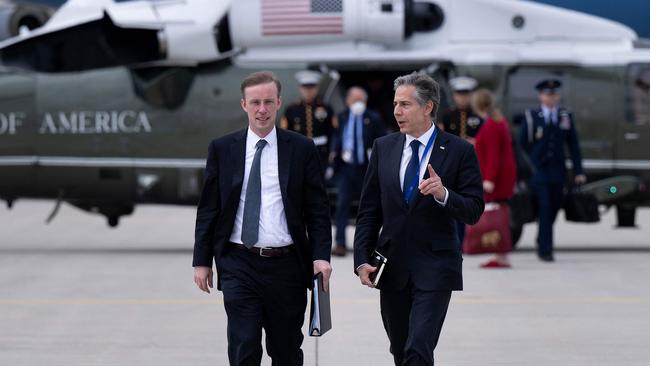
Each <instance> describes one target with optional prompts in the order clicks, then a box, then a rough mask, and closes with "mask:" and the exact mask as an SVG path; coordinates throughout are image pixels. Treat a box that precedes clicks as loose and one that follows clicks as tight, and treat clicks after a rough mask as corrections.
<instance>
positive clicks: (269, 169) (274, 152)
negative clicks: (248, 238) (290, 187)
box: [230, 127, 293, 248]
mask: <svg viewBox="0 0 650 366" xmlns="http://www.w3.org/2000/svg"><path fill="white" fill-rule="evenodd" d="M260 139H262V138H261V137H259V136H257V135H256V134H255V133H254V132H253V131H251V129H250V128H249V129H248V133H247V135H246V162H245V165H244V182H243V183H242V189H241V194H240V196H239V206H238V207H237V215H236V216H235V227H234V228H233V230H232V234H231V235H230V241H231V242H233V243H238V244H242V241H241V232H242V222H243V219H244V201H245V200H246V187H247V186H248V176H249V175H250V171H251V165H253V158H254V157H255V150H256V147H255V145H256V144H257V142H258V141H259V140H260ZM264 140H266V142H267V144H266V146H265V147H264V149H263V150H262V155H261V156H260V177H261V179H262V201H261V203H262V207H260V231H259V239H258V241H257V244H255V246H256V247H258V248H265V247H283V246H287V245H289V244H292V243H293V240H292V239H291V235H290V234H289V228H288V227H287V217H286V215H285V213H284V205H283V204H282V193H281V192H280V176H279V173H278V136H277V131H276V129H275V127H273V130H272V131H271V132H269V134H268V135H267V136H266V137H264Z"/></svg>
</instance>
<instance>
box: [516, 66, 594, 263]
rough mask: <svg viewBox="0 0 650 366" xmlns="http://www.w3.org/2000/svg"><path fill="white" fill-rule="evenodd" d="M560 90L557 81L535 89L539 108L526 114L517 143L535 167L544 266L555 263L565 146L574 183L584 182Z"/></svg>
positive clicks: (570, 119) (539, 248) (539, 249)
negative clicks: (554, 226) (556, 229)
mask: <svg viewBox="0 0 650 366" xmlns="http://www.w3.org/2000/svg"><path fill="white" fill-rule="evenodd" d="M561 86H562V82H561V81H560V80H556V79H548V80H542V81H540V82H539V83H537V85H536V86H535V89H537V91H538V92H539V100H540V106H539V107H537V108H534V109H532V110H531V109H529V110H526V112H525V117H526V118H525V120H524V123H523V124H522V126H521V129H520V130H519V133H520V135H519V143H520V144H521V147H522V148H523V149H524V151H525V152H526V153H528V156H529V157H530V160H531V161H532V163H533V165H534V166H535V174H534V175H533V177H532V178H531V181H530V188H531V189H532V191H533V192H534V193H535V194H534V197H535V199H536V201H537V205H536V206H537V217H538V224H539V225H538V228H539V230H538V234H537V256H538V257H539V259H540V260H542V261H544V262H553V261H554V260H555V258H554V256H553V223H554V222H555V218H556V217H557V213H558V211H559V210H560V207H561V206H562V197H563V190H564V182H565V180H566V165H565V164H566V163H565V161H566V157H565V153H564V149H565V146H567V147H568V148H569V152H570V154H571V161H572V163H573V173H574V174H575V178H574V181H575V183H576V184H578V185H580V184H584V183H585V181H586V180H587V179H586V177H585V175H584V173H583V171H582V156H581V154H580V145H579V143H578V134H577V132H576V129H575V125H574V122H573V116H572V115H571V113H570V112H569V111H568V110H567V109H565V108H563V107H560V106H559V102H560V93H559V88H560V87H561Z"/></svg>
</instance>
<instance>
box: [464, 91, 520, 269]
mask: <svg viewBox="0 0 650 366" xmlns="http://www.w3.org/2000/svg"><path fill="white" fill-rule="evenodd" d="M472 107H473V108H474V110H475V111H476V113H477V114H478V115H479V116H480V117H481V118H483V119H484V120H485V123H484V124H483V127H481V129H480V130H479V132H478V134H477V136H476V145H475V148H476V155H477V157H478V161H479V166H480V169H481V176H482V177H483V196H484V200H485V202H486V205H485V211H484V213H483V215H482V216H481V218H480V220H479V221H478V223H477V224H476V225H468V226H467V228H466V232H465V239H464V240H463V252H464V253H466V254H478V253H494V254H495V256H494V258H492V259H490V260H489V261H487V262H485V263H483V264H481V267H483V268H509V267H510V262H509V260H508V256H507V253H508V252H510V251H511V250H512V238H511V235H510V224H509V223H510V208H509V206H508V203H507V202H508V200H509V199H510V198H511V197H512V193H513V191H514V187H515V183H516V179H517V168H516V162H515V157H514V152H513V150H512V139H511V138H510V130H509V128H508V121H507V120H506V119H505V117H504V116H503V114H502V113H501V112H500V111H499V110H498V109H497V108H496V104H495V98H494V95H493V94H492V92H490V91H489V90H487V89H479V90H477V91H476V92H475V93H474V95H473V96H472Z"/></svg>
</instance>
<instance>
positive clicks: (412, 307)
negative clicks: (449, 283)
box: [380, 281, 451, 366]
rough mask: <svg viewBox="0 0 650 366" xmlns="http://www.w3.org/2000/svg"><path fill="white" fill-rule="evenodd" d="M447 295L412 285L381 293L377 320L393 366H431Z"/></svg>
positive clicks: (446, 292)
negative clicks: (382, 329)
mask: <svg viewBox="0 0 650 366" xmlns="http://www.w3.org/2000/svg"><path fill="white" fill-rule="evenodd" d="M450 299H451V291H423V290H419V289H417V288H415V286H414V285H413V283H412V282H411V281H409V284H408V285H407V286H406V287H405V288H404V289H401V290H396V291H393V290H381V292H380V303H381V318H382V320H383V323H384V329H386V333H387V334H388V339H389V341H390V352H391V353H392V354H393V360H394V362H395V365H396V366H405V365H409V366H415V365H418V366H419V365H430V366H433V350H434V349H435V348H436V344H437V343H438V338H439V337H440V331H441V330H442V324H443V323H444V321H445V317H446V315H447V308H448V307H449V301H450Z"/></svg>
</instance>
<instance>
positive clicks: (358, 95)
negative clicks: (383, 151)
mask: <svg viewBox="0 0 650 366" xmlns="http://www.w3.org/2000/svg"><path fill="white" fill-rule="evenodd" d="M367 101H368V94H367V93H366V91H365V90H363V89H361V88H360V87H356V86H355V87H352V88H350V89H349V90H348V93H347V96H346V98H345V103H346V104H347V106H348V108H346V109H345V110H344V111H343V112H341V113H340V114H339V115H338V120H339V121H340V127H339V128H337V129H336V130H334V138H333V139H332V158H333V159H334V162H333V164H334V170H335V171H336V189H337V196H336V197H337V199H336V246H335V247H334V249H333V250H332V255H336V256H341V257H342V256H345V255H346V254H347V244H346V242H347V241H346V238H345V228H346V227H347V225H348V219H349V214H350V204H351V203H352V201H353V200H358V199H359V195H360V194H361V186H362V185H363V176H364V174H365V173H366V167H367V166H368V157H369V156H370V148H371V147H372V144H373V142H374V141H375V139H377V138H379V137H381V136H384V135H385V134H386V133H385V131H384V123H383V122H382V121H381V117H380V116H379V114H378V113H377V112H375V111H371V110H368V109H367V108H366V102H367Z"/></svg>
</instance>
